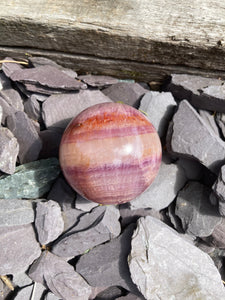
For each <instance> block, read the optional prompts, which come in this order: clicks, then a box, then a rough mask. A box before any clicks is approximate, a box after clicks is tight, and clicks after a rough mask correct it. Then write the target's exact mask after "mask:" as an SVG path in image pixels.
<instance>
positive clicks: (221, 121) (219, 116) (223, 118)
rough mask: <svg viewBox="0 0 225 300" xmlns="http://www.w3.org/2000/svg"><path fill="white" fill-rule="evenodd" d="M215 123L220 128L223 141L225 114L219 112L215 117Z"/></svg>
mask: <svg viewBox="0 0 225 300" xmlns="http://www.w3.org/2000/svg"><path fill="white" fill-rule="evenodd" d="M215 121H216V124H217V125H218V127H219V128H220V131H221V134H222V137H223V139H225V114H223V113H218V112H217V113H216V115H215Z"/></svg>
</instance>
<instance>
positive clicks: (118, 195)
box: [59, 103, 162, 204]
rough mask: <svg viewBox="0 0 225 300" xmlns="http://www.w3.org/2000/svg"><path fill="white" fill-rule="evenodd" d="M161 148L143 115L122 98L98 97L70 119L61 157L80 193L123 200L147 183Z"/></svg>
mask: <svg viewBox="0 0 225 300" xmlns="http://www.w3.org/2000/svg"><path fill="white" fill-rule="evenodd" d="M161 154H162V151H161V143H160V139H159V137H158V134H157V132H156V130H155V128H154V127H153V125H152V124H151V123H150V122H149V120H148V119H147V118H146V116H144V115H143V114H142V113H141V112H139V111H138V110H136V109H135V108H133V107H131V106H129V105H126V104H121V103H102V104H97V105H94V106H91V107H89V108H87V109H85V110H84V111H82V112H81V113H80V114H79V115H78V116H77V117H75V118H74V119H73V120H72V121H71V122H70V124H69V125H68V127H67V128H66V130H65V132H64V134H63V137H62V141H61V145H60V151H59V159H60V164H61V168H62V170H63V173H64V176H65V178H66V179H67V181H68V183H69V184H70V185H71V186H72V187H73V189H74V190H76V191H77V192H78V193H79V194H81V195H82V196H83V197H85V198H86V199H88V200H91V201H94V202H97V203H101V204H121V203H125V202H128V201H130V200H132V199H134V198H136V197H137V196H138V195H140V194H141V193H142V192H143V191H144V190H146V189H147V188H148V187H149V185H150V184H151V183H152V181H153V180H154V178H155V177H156V175H157V172H158V170H159V167H160V162H161Z"/></svg>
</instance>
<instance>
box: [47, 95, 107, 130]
mask: <svg viewBox="0 0 225 300" xmlns="http://www.w3.org/2000/svg"><path fill="white" fill-rule="evenodd" d="M104 102H111V100H110V99H109V98H108V97H107V96H105V95H104V94H103V93H102V92H101V91H98V90H94V91H90V90H81V91H80V92H79V93H69V94H60V95H52V96H50V97H49V98H48V99H47V100H46V101H45V102H44V103H43V107H42V117H43V120H44V122H45V125H46V127H47V128H49V127H60V128H63V129H65V127H66V126H67V125H68V123H69V122H70V120H71V119H72V118H74V117H76V116H77V115H78V114H79V113H80V112H81V111H82V110H84V109H85V108H88V107H89V106H92V105H94V104H99V103H104Z"/></svg>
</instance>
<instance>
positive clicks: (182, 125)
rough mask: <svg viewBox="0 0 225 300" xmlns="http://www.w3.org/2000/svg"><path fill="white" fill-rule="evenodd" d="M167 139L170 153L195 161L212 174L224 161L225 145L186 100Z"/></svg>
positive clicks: (175, 117)
mask: <svg viewBox="0 0 225 300" xmlns="http://www.w3.org/2000/svg"><path fill="white" fill-rule="evenodd" d="M167 138H168V143H167V148H168V150H170V151H172V153H175V154H177V155H180V156H184V157H187V158H188V157H189V158H193V159H196V160H198V161H199V162H200V163H202V164H203V165H205V166H206V167H207V168H209V169H210V170H211V171H212V172H214V173H218V172H219V169H220V167H221V165H222V164H223V161H224V159H225V143H224V142H223V141H222V140H221V139H220V138H219V137H218V136H217V135H216V134H215V133H214V132H213V131H212V130H211V128H210V127H209V126H208V125H207V124H206V123H205V121H204V120H203V119H202V118H201V116H200V115H199V114H198V113H197V112H196V111H195V109H194V108H193V107H192V106H191V105H190V104H189V103H188V102H187V101H186V100H183V101H182V102H181V103H180V105H179V108H178V111H177V112H176V113H175V115H174V117H173V121H172V124H171V127H170V129H169V133H168V137H167Z"/></svg>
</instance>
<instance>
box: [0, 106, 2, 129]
mask: <svg viewBox="0 0 225 300" xmlns="http://www.w3.org/2000/svg"><path fill="white" fill-rule="evenodd" d="M1 123H2V107H1V105H0V124H1Z"/></svg>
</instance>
